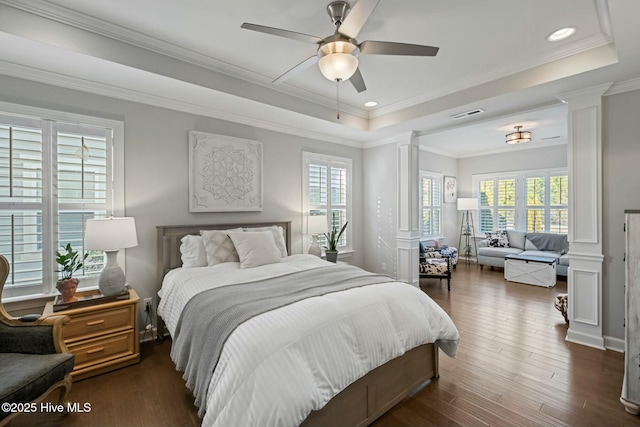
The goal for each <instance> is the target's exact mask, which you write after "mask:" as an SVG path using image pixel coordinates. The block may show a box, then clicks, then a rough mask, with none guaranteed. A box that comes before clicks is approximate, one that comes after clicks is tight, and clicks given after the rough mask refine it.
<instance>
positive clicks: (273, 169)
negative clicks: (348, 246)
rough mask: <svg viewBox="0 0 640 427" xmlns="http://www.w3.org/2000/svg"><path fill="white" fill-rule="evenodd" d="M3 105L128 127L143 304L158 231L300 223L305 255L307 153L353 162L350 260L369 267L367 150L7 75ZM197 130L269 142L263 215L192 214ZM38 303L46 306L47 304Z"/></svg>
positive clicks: (295, 230) (133, 275)
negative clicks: (191, 134)
mask: <svg viewBox="0 0 640 427" xmlns="http://www.w3.org/2000/svg"><path fill="white" fill-rule="evenodd" d="M0 100H1V101H4V102H11V103H17V104H25V105H31V106H36V107H43V108H50V109H55V110H60V111H69V112H74V113H80V114H85V115H91V116H97V117H105V118H110V119H115V120H121V121H124V123H125V165H124V168H125V210H126V214H127V215H128V216H133V217H135V219H136V227H137V233H138V246H137V247H135V248H131V249H128V250H127V251H126V275H127V280H128V282H129V283H130V284H131V285H132V286H133V287H134V288H135V289H136V291H137V292H138V294H139V295H140V297H141V298H146V297H152V296H153V297H155V293H156V277H155V266H156V228H155V227H156V226H157V225H178V224H208V223H233V222H251V221H256V222H257V221H260V222H264V221H292V251H293V252H294V253H301V251H302V240H301V237H302V228H301V222H302V214H301V209H302V181H301V180H302V151H312V152H318V153H324V154H330V155H335V156H341V157H348V158H351V159H352V161H353V176H352V184H353V208H354V209H353V216H352V218H353V220H352V222H351V223H350V224H349V227H350V228H351V231H352V233H353V234H352V235H353V240H354V245H353V248H354V253H353V255H352V256H351V257H350V258H349V262H350V263H352V264H355V265H360V266H362V265H363V261H364V255H363V239H362V233H363V221H361V220H360V219H361V218H362V217H363V212H362V206H363V192H364V188H363V174H362V170H363V163H362V150H361V149H358V148H352V147H347V146H343V145H337V144H332V143H328V142H323V141H317V140H312V139H306V138H301V137H297V136H291V135H286V134H281V133H277V132H271V131H266V130H263V129H259V128H255V127H252V126H247V125H241V124H237V123H231V122H226V121H222V120H217V119H212V118H207V117H201V116H196V115H193V114H187V113H180V112H176V111H172V110H167V109H163V108H156V107H151V106H147V105H142V104H137V103H133V102H126V101H122V100H116V99H111V98H107V97H102V96H98V95H92V94H86V93H82V92H78V91H73V90H68V89H63V88H58V87H54V86H49V85H44V84H39V83H34V82H30V81H26V80H21V79H16V78H11V77H6V76H0ZM189 130H199V131H204V132H211V133H218V134H223V135H229V136H234V137H239V138H247V139H256V140H258V141H262V143H263V151H264V164H263V174H264V210H263V211H262V212H232V213H189V211H188V203H187V201H188V200H187V199H188V144H187V139H188V131H189ZM34 304H35V303H34ZM37 304H41V305H42V306H44V302H42V301H39V302H38V303H37ZM35 307H36V305H34V308H35ZM8 308H9V309H11V306H9V307H8ZM31 311H32V312H33V310H31Z"/></svg>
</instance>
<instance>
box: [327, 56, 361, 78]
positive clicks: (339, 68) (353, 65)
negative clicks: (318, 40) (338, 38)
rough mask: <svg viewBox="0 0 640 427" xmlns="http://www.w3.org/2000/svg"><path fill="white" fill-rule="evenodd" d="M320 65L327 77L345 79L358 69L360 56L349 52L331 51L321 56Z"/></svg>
mask: <svg viewBox="0 0 640 427" xmlns="http://www.w3.org/2000/svg"><path fill="white" fill-rule="evenodd" d="M318 66H319V67H320V72H321V73H322V75H323V76H325V77H326V78H327V79H329V80H331V81H336V80H342V81H345V80H349V78H350V77H351V76H353V73H355V72H356V70H357V69H358V58H356V57H355V56H353V55H351V54H349V53H331V54H329V55H326V56H323V57H322V58H320V62H319V63H318Z"/></svg>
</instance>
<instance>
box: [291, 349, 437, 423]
mask: <svg viewBox="0 0 640 427" xmlns="http://www.w3.org/2000/svg"><path fill="white" fill-rule="evenodd" d="M436 378H438V347H437V346H436V345H435V344H424V345H421V346H419V347H416V348H414V349H413V350H409V351H408V352H406V353H405V354H404V355H402V356H400V357H397V358H395V359H393V360H390V361H389V362H387V363H385V364H384V365H382V366H379V367H378V368H376V369H374V370H373V371H371V372H369V373H368V374H367V375H365V376H364V377H362V378H360V379H359V380H357V381H356V382H354V383H353V384H351V385H350V386H348V387H347V388H345V389H344V390H342V392H340V393H339V394H338V395H336V396H335V397H334V398H333V399H331V400H330V401H329V402H328V403H327V404H326V405H325V406H324V408H322V409H321V410H319V411H314V412H312V413H311V414H310V415H309V416H308V417H307V419H306V420H305V421H304V422H303V423H302V424H301V426H303V427H313V426H367V425H369V424H371V423H372V422H374V421H375V420H376V419H378V418H379V417H380V416H382V414H384V413H385V412H387V411H388V410H389V409H391V408H392V407H393V406H395V405H396V404H397V403H398V402H400V401H401V400H402V399H404V398H405V397H407V396H409V395H410V394H411V392H412V391H414V390H416V389H417V388H419V387H421V386H422V385H423V384H425V383H427V382H429V381H430V380H432V379H436Z"/></svg>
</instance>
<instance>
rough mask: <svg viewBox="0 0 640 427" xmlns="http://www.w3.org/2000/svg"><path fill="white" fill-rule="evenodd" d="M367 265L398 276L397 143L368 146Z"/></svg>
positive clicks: (366, 153) (365, 226)
mask: <svg viewBox="0 0 640 427" xmlns="http://www.w3.org/2000/svg"><path fill="white" fill-rule="evenodd" d="M363 165H364V168H363V174H364V200H363V203H364V212H366V213H367V215H366V216H365V217H364V230H363V232H364V247H365V248H366V250H365V251H364V252H365V254H364V268H365V269H366V270H369V271H373V272H376V273H385V274H388V275H390V276H391V277H395V276H396V271H397V269H396V231H397V218H398V190H397V189H398V184H397V183H398V161H397V146H396V144H386V145H381V146H379V147H374V148H369V149H366V150H364V154H363Z"/></svg>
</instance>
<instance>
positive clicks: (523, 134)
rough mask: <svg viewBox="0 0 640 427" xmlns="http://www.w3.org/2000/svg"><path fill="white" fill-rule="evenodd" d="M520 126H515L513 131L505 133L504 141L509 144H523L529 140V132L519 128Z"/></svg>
mask: <svg viewBox="0 0 640 427" xmlns="http://www.w3.org/2000/svg"><path fill="white" fill-rule="evenodd" d="M520 129H522V126H515V130H516V131H515V132H512V133H510V134H507V137H506V138H507V139H506V141H505V142H506V143H507V144H510V145H514V144H524V143H525V142H529V141H531V132H529V131H524V130H520Z"/></svg>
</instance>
